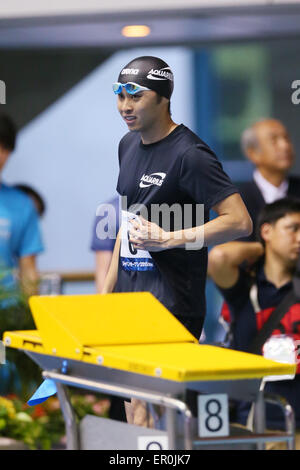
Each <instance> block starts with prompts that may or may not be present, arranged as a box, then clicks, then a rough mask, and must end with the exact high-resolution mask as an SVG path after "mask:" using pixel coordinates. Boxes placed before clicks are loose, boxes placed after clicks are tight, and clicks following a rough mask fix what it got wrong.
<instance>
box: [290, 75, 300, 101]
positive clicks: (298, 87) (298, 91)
mask: <svg viewBox="0 0 300 470" xmlns="http://www.w3.org/2000/svg"><path fill="white" fill-rule="evenodd" d="M291 87H292V89H293V90H295V91H294V92H293V93H292V96H291V100H292V103H293V104H300V80H294V81H293V83H292V86H291Z"/></svg>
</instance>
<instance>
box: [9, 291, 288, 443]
mask: <svg viewBox="0 0 300 470" xmlns="http://www.w3.org/2000/svg"><path fill="white" fill-rule="evenodd" d="M29 303H30V308H31V312H32V315H33V318H34V321H35V325H36V330H29V331H9V332H5V334H4V337H3V341H4V344H5V345H6V346H7V347H12V348H17V349H20V350H22V351H23V352H24V353H26V354H27V355H28V356H29V357H30V358H31V359H32V360H33V361H34V362H36V363H37V364H38V365H39V366H40V367H41V368H42V370H43V377H44V378H45V379H51V380H53V381H54V382H55V385H56V388H57V394H58V398H59V400H60V404H61V409H62V412H63V415H64V419H65V423H66V432H67V446H68V448H69V449H80V448H88V444H87V443H86V442H85V444H84V445H83V442H84V439H82V437H81V436H80V432H79V430H78V426H77V424H76V420H75V416H74V413H73V410H72V407H71V404H70V401H69V399H68V393H67V387H68V386H72V387H78V388H83V389H86V390H93V391H96V392H102V393H106V394H109V395H116V396H121V397H128V398H137V399H140V400H143V401H145V402H147V403H149V404H150V405H153V404H155V405H161V406H163V407H165V408H166V429H164V430H163V431H162V430H159V431H158V430H156V429H151V430H150V429H147V432H146V431H145V433H144V434H147V435H149V433H150V434H151V433H152V434H153V433H154V434H153V436H157V435H158V434H159V435H165V436H166V437H167V441H168V448H169V449H179V448H181V449H182V448H183V449H193V448H198V447H200V448H201V446H203V447H204V446H205V445H208V444H209V445H210V446H217V445H223V444H224V445H228V444H230V443H231V444H234V443H236V445H238V444H242V443H251V444H255V445H256V446H257V447H259V448H263V445H264V443H265V442H266V441H268V440H272V441H273V440H281V441H285V442H287V444H288V447H289V448H293V445H294V444H293V443H294V420H293V411H292V410H291V409H290V407H289V405H288V404H287V403H285V402H284V400H283V399H280V398H278V397H277V398H275V397H272V398H270V399H272V400H273V402H276V403H277V404H278V406H280V407H281V408H282V410H283V413H284V414H285V419H286V431H285V432H282V433H280V434H276V435H275V436H274V435H273V437H272V436H271V435H269V434H267V433H266V432H265V422H264V395H263V381H264V379H265V378H266V377H268V376H279V377H280V376H286V375H293V374H295V370H296V365H293V364H282V363H278V362H274V361H271V360H268V359H265V358H264V357H262V356H257V355H253V354H248V353H243V352H239V351H234V350H230V349H225V348H221V347H215V346H209V345H199V343H198V340H197V339H196V338H194V336H193V335H191V333H190V332H189V331H188V330H187V329H186V328H185V327H184V326H183V325H182V324H181V323H180V322H179V321H178V320H177V319H176V318H175V317H174V316H173V315H172V314H171V313H170V312H169V311H168V310H167V309H166V308H165V307H164V306H163V305H162V304H161V303H160V302H159V301H158V300H157V299H156V298H155V297H154V296H153V295H152V294H150V293H148V292H141V293H113V294H106V295H97V294H95V295H73V296H68V295H58V296H33V297H31V298H30V300H29ZM189 390H194V391H195V392H197V393H198V394H199V396H203V395H205V396H206V397H209V396H210V395H211V396H212V397H215V396H216V394H217V395H220V394H221V395H222V396H223V397H224V396H225V400H226V399H228V398H229V399H238V400H244V401H250V402H252V403H254V404H255V408H254V411H255V412H254V417H255V419H254V434H249V435H248V434H247V435H244V434H241V435H240V436H239V435H236V433H235V435H234V436H230V435H227V436H226V435H224V434H223V435H222V434H218V432H216V433H215V434H214V431H212V432H210V433H209V432H208V433H205V432H204V434H203V437H201V435H200V437H199V431H198V430H196V431H195V430H193V424H192V422H193V417H192V414H191V411H190V409H189V407H188V404H187V400H186V395H187V392H188V391H189ZM226 397H227V398H226ZM216 399H217V398H212V400H213V401H214V405H216V403H217V411H214V412H213V411H212V412H211V416H217V414H218V413H219V412H220V413H221V410H219V406H221V403H223V401H222V400H223V398H222V400H221V401H220V402H219V401H217V402H216ZM178 415H180V416H181V423H182V426H181V429H179V427H178V423H177V424H176V422H177V421H178ZM222 419H223V418H222ZM93 420H94V418H93ZM100 421H101V423H102V428H103V430H104V428H105V425H104V424H103V422H106V424H107V425H108V423H109V422H110V426H119V427H120V424H121V423H118V422H117V421H111V420H109V421H108V420H103V419H102V420H100V419H99V423H100ZM122 425H124V423H123V424H122ZM125 426H127V427H128V429H129V428H139V429H138V430H137V429H134V433H133V434H134V436H135V437H134V442H133V441H132V442H131V443H129V444H128V445H130V446H132V447H131V449H137V448H138V447H135V445H136V446H137V443H136V442H137V439H136V435H137V434H138V433H139V432H140V435H141V436H142V435H143V428H142V427H137V426H132V425H127V424H125ZM85 427H86V428H88V427H87V426H85ZM100 427H101V426H100ZM144 429H146V428H144ZM125 434H126V433H125ZM113 435H114V432H113V431H112V436H113ZM124 437H125V436H124ZM125 440H126V439H125ZM135 443H136V444H135ZM95 445H99V446H100V447H99V448H100V449H101V448H102V447H101V439H100V442H99V444H95ZM103 445H104V444H103ZM109 445H110V446H111V447H107V446H109ZM120 445H122V444H120V439H118V440H117V441H116V442H113V439H112V442H111V443H110V444H107V443H106V444H105V446H106V447H104V448H110V449H116V448H117V449H121V448H122V447H120ZM93 448H94V447H93ZM125 448H126V447H125ZM129 448H130V447H129Z"/></svg>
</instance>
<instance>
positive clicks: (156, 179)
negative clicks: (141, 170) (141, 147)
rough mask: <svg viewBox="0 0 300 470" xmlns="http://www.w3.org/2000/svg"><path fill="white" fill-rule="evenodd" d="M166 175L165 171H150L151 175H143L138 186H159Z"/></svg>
mask: <svg viewBox="0 0 300 470" xmlns="http://www.w3.org/2000/svg"><path fill="white" fill-rule="evenodd" d="M165 177H166V173H151V175H145V174H144V175H143V176H142V177H141V180H140V188H149V186H153V185H155V186H161V185H162V184H163V182H164V179H165Z"/></svg>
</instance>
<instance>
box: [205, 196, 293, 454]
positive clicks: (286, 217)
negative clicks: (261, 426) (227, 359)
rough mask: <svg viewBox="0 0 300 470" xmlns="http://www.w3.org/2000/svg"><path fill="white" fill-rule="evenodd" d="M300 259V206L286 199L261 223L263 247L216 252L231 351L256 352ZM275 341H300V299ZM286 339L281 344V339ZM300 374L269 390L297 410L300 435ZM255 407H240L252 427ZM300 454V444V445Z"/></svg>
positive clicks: (278, 422) (275, 418) (272, 419)
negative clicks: (250, 418) (256, 341)
mask: <svg viewBox="0 0 300 470" xmlns="http://www.w3.org/2000/svg"><path fill="white" fill-rule="evenodd" d="M299 256H300V200H298V199H291V198H283V199H280V200H277V201H275V202H273V203H271V204H267V205H266V206H265V207H264V209H263V210H262V212H261V213H260V216H259V218H258V241H256V242H241V241H235V242H230V243H226V244H223V245H219V246H216V247H214V248H213V249H212V250H211V252H210V254H209V263H208V272H209V274H210V276H211V277H212V279H213V281H214V282H215V283H216V285H217V287H218V288H219V290H220V291H221V293H222V295H223V296H224V298H225V300H226V302H227V305H228V308H229V311H228V312H227V316H226V321H227V322H228V323H230V331H231V341H230V347H231V348H233V349H237V350H240V351H246V352H252V351H251V346H252V344H253V340H254V339H255V337H256V336H257V334H258V331H259V330H260V329H261V328H262V326H263V325H264V324H265V322H266V321H267V319H268V318H269V316H270V315H272V312H274V310H275V308H276V307H277V305H279V303H280V302H281V300H282V299H283V298H284V297H285V296H286V295H287V293H288V292H290V291H291V289H292V288H293V282H292V280H293V276H294V274H295V271H296V267H297V262H298V258H299ZM271 335H272V336H273V340H274V338H278V339H280V340H281V339H282V338H283V337H284V338H288V340H290V339H292V340H293V341H294V343H295V350H296V346H297V344H299V343H298V342H299V340H300V298H299V302H297V301H296V302H295V303H294V304H293V305H292V306H291V307H290V308H288V310H287V312H286V313H285V314H284V316H283V317H282V318H281V320H280V321H279V322H278V324H277V325H276V327H275V329H274V330H273V331H272V332H271ZM279 335H280V338H279ZM299 372H300V368H299V367H298V370H297V374H296V376H295V378H294V380H283V381H278V382H268V383H267V384H266V388H265V389H266V390H267V391H270V392H272V393H276V394H278V395H281V396H283V397H285V398H286V399H287V400H288V401H289V403H290V404H291V406H292V407H293V408H294V411H295V415H296V424H297V428H298V429H300V374H299ZM248 411H249V406H248V405H245V404H239V406H238V408H237V421H239V422H241V423H242V424H245V423H246V420H247V414H248ZM276 411H277V410H276V409H275V408H273V407H272V408H269V409H268V408H267V425H268V427H269V428H270V429H271V428H276V429H278V428H282V427H283V426H284V418H283V416H281V415H280V414H279V415H278V414H277V413H276ZM298 447H299V448H300V439H299V442H298Z"/></svg>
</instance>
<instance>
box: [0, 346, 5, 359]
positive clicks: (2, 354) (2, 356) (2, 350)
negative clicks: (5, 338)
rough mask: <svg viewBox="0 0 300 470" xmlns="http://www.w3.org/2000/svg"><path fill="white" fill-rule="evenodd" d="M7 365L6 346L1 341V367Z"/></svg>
mask: <svg viewBox="0 0 300 470" xmlns="http://www.w3.org/2000/svg"><path fill="white" fill-rule="evenodd" d="M1 364H5V346H4V343H3V342H2V341H0V365H1Z"/></svg>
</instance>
